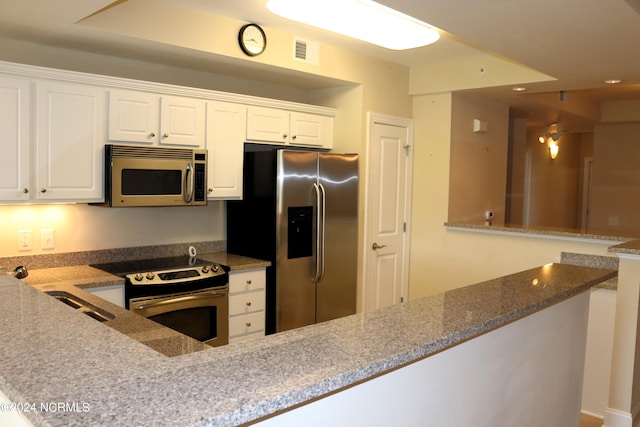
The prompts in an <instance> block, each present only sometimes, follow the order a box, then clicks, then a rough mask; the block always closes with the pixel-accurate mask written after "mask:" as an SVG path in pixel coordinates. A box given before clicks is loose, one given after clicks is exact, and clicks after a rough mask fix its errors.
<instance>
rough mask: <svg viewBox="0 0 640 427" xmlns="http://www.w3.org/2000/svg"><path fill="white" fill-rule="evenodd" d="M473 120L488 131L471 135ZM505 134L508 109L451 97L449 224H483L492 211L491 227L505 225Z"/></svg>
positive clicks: (488, 102)
mask: <svg viewBox="0 0 640 427" xmlns="http://www.w3.org/2000/svg"><path fill="white" fill-rule="evenodd" d="M474 120H480V121H482V122H485V123H486V124H487V131H486V132H474V131H473V122H474ZM508 133H509V107H507V106H506V105H503V104H498V103H495V102H490V101H484V100H480V99H477V98H471V97H466V96H462V95H454V96H453V103H452V109H451V152H450V172H449V215H448V218H449V221H452V222H461V221H464V222H475V223H484V215H485V211H492V212H494V220H493V221H494V224H504V217H505V216H504V214H505V198H506V188H507V142H508Z"/></svg>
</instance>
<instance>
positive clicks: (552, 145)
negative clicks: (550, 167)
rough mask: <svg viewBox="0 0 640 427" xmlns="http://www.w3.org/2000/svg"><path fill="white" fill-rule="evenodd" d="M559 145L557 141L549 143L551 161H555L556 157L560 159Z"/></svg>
mask: <svg viewBox="0 0 640 427" xmlns="http://www.w3.org/2000/svg"><path fill="white" fill-rule="evenodd" d="M558 150H559V147H558V144H557V143H556V142H555V141H550V142H549V154H550V155H551V160H554V159H555V158H556V157H558Z"/></svg>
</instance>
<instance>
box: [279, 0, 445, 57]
mask: <svg viewBox="0 0 640 427" xmlns="http://www.w3.org/2000/svg"><path fill="white" fill-rule="evenodd" d="M267 8H268V9H269V10H270V11H271V12H273V13H275V14H276V15H279V16H282V17H283V18H287V19H291V20H293V21H297V22H302V23H303V24H307V25H311V26H314V27H318V28H322V29H324V30H328V31H332V32H334V33H339V34H342V35H345V36H348V37H352V38H354V39H358V40H362V41H365V42H368V43H372V44H375V45H378V46H382V47H385V48H387V49H393V50H403V49H412V48H415V47H420V46H426V45H428V44H431V43H434V42H435V41H437V40H438V39H439V38H440V34H438V32H437V31H436V30H435V29H434V28H433V27H431V26H430V25H429V24H427V23H425V22H422V21H419V20H417V19H415V18H412V17H411V16H408V15H405V14H403V13H400V12H398V11H396V10H393V9H391V8H388V7H386V6H383V5H381V4H378V3H376V2H374V1H370V0H269V1H268V2H267Z"/></svg>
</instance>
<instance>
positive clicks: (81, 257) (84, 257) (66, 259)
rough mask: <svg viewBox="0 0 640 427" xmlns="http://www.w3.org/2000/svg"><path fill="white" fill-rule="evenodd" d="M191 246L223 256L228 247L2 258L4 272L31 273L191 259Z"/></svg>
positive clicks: (217, 243)
mask: <svg viewBox="0 0 640 427" xmlns="http://www.w3.org/2000/svg"><path fill="white" fill-rule="evenodd" d="M189 246H193V247H195V248H196V250H197V252H198V253H200V254H204V253H215V252H222V251H223V250H224V247H225V246H224V242H223V241H215V242H198V243H178V244H171V245H154V246H139V247H132V248H117V249H102V250H95V251H82V252H67V253H57V254H41V255H25V256H14V257H4V258H0V270H2V269H4V270H5V271H6V272H7V273H10V272H11V271H13V269H14V268H15V267H16V266H19V265H24V266H25V267H27V268H28V269H34V270H37V269H40V268H51V267H66V266H70V265H88V264H98V263H104V262H113V261H122V260H136V259H145V258H161V257H170V256H179V255H188V253H189V252H188V251H189Z"/></svg>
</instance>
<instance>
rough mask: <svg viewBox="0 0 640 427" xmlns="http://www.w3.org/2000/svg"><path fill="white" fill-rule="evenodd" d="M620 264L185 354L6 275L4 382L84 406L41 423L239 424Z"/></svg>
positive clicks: (561, 267) (512, 313)
mask: <svg viewBox="0 0 640 427" xmlns="http://www.w3.org/2000/svg"><path fill="white" fill-rule="evenodd" d="M615 275H616V272H615V271H612V270H606V269H595V268H588V267H582V266H575V265H567V264H550V265H546V266H542V267H538V268H534V269H531V270H527V271H524V272H521V273H517V274H514V275H509V276H505V277H501V278H498V279H494V280H489V281H486V282H482V283H479V284H476V285H471V286H467V287H464V288H459V289H455V290H452V291H448V292H445V293H442V294H438V295H433V296H430V297H426V298H423V299H420V300H416V301H410V302H407V303H404V304H399V305H395V306H391V307H387V308H384V309H380V310H377V311H374V312H370V313H363V314H356V315H352V316H348V317H344V318H341V319H337V320H333V321H329V322H324V323H321V324H317V325H311V326H308V327H304V328H300V329H296V330H292V331H287V332H283V333H279V334H275V335H271V336H267V337H265V338H264V339H260V340H256V341H251V342H246V343H239V344H232V345H228V346H225V347H218V348H207V349H204V350H202V351H198V352H195V353H190V354H186V355H183V356H177V357H166V356H163V355H161V354H160V353H158V352H156V351H154V350H152V349H150V348H149V347H147V346H145V345H142V344H140V343H139V342H137V341H136V340H133V339H131V338H129V337H127V336H126V335H123V334H121V333H119V332H117V331H115V330H114V329H112V328H109V327H105V325H103V324H101V323H99V322H96V321H95V320H93V319H90V318H89V317H87V316H85V315H83V314H81V313H77V312H75V311H74V310H72V309H70V308H69V307H66V306H65V305H64V304H60V303H59V302H58V301H56V300H54V299H53V298H51V297H49V296H47V295H45V294H43V293H42V292H39V291H37V290H36V289H34V288H33V287H32V286H28V285H25V284H23V283H20V282H19V281H18V280H16V279H14V278H12V277H9V276H0V319H1V321H2V325H3V326H2V328H0V390H2V391H3V392H4V393H5V394H6V396H7V397H8V398H9V399H10V400H12V401H14V402H26V403H28V402H31V403H37V404H39V403H41V402H66V403H70V402H78V403H79V405H78V407H79V408H88V410H78V411H58V412H49V413H40V412H37V413H28V414H25V415H27V416H28V417H29V418H30V419H31V420H32V421H33V422H34V423H35V424H37V425H51V426H65V427H66V426H87V425H91V426H102V425H104V426H131V425H154V426H164V425H167V426H169V425H171V426H176V425H180V426H229V425H241V424H244V423H249V422H252V421H255V420H259V419H261V418H263V417H266V416H269V415H272V414H274V413H277V412H278V411H283V410H287V409H290V408H292V407H294V406H295V405H298V404H303V403H304V402H308V401H309V400H311V399H315V398H318V397H321V396H324V395H326V394H328V393H332V392H334V391H338V390H341V389H343V388H345V387H349V386H351V385H353V384H356V383H358V382H360V381H364V380H367V379H370V378H372V377H374V376H376V375H379V374H383V373H386V372H388V371H390V370H392V369H395V368H398V367H401V366H403V365H405V364H407V363H411V362H414V361H416V360H419V359H421V358H424V357H428V356H429V355H432V354H434V353H437V352H440V351H442V350H445V349H447V348H449V347H451V346H454V345H456V344H457V343H460V342H462V341H464V340H467V339H470V338H473V337H476V336H478V335H480V334H483V333H484V332H487V331H489V330H492V329H494V328H497V327H500V326H502V325H504V324H506V323H509V322H512V321H515V320H517V319H520V318H522V317H524V316H526V315H529V314H531V313H534V312H536V311H539V310H542V309H544V308H545V307H548V306H549V305H552V304H555V303H557V302H560V301H562V300H565V299H567V298H570V297H572V296H574V295H577V294H579V293H582V292H584V291H586V290H588V289H589V288H590V287H591V286H593V285H596V284H598V283H600V282H602V281H605V280H608V279H610V278H612V277H614V276H615ZM80 404H82V405H80Z"/></svg>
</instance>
